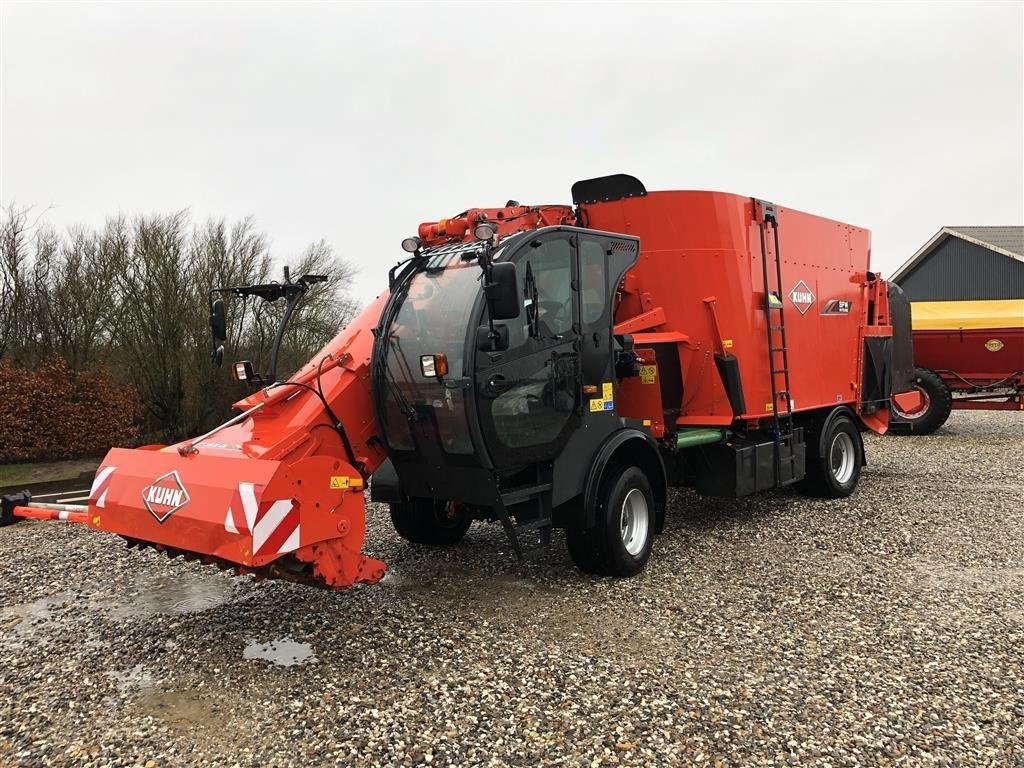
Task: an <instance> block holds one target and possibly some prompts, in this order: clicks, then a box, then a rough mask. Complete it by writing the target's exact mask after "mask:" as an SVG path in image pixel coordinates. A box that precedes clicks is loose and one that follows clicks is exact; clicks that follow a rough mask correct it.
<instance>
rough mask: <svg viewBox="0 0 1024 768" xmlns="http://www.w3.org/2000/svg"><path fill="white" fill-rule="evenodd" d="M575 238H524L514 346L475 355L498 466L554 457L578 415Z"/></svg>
mask: <svg viewBox="0 0 1024 768" xmlns="http://www.w3.org/2000/svg"><path fill="white" fill-rule="evenodd" d="M575 239H576V238H575V237H573V235H572V233H569V232H558V231H555V232H547V233H543V234H540V235H538V236H536V237H534V238H531V239H530V240H529V241H528V242H525V243H523V244H522V245H521V246H519V248H518V249H517V251H516V252H515V253H514V254H513V255H512V256H511V258H510V259H509V260H510V261H512V262H513V263H514V264H515V265H516V277H517V280H518V283H519V291H520V301H521V304H522V311H521V312H520V315H519V317H518V318H517V319H515V320H510V321H507V322H506V323H505V325H506V327H507V328H508V336H509V344H508V348H507V349H506V350H503V351H501V352H477V355H476V370H475V374H476V375H475V388H476V395H477V398H476V400H477V409H478V415H479V419H480V431H481V433H482V435H483V438H484V441H485V443H486V448H487V452H488V454H489V455H490V457H491V461H492V462H493V464H494V466H495V468H497V469H498V470H500V471H504V470H509V469H515V468H518V467H523V466H526V465H528V464H533V463H536V462H539V461H547V460H551V459H553V458H554V457H555V456H557V455H558V453H559V452H560V451H561V449H562V448H563V447H564V445H565V443H566V441H567V440H568V439H569V436H570V435H571V434H572V433H573V432H574V431H575V430H576V429H577V427H578V426H579V424H580V420H581V402H580V400H581V389H582V378H581V369H580V352H579V350H580V338H579V297H578V290H577V286H578V271H577V259H576V246H575Z"/></svg>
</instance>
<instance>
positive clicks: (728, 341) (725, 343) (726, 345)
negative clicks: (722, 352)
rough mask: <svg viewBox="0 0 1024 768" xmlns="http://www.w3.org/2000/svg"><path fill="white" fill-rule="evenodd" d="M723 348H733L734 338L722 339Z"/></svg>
mask: <svg viewBox="0 0 1024 768" xmlns="http://www.w3.org/2000/svg"><path fill="white" fill-rule="evenodd" d="M722 348H723V349H732V339H722Z"/></svg>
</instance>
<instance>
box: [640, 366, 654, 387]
mask: <svg viewBox="0 0 1024 768" xmlns="http://www.w3.org/2000/svg"><path fill="white" fill-rule="evenodd" d="M657 377H658V366H656V365H641V366H640V381H642V382H643V383H644V384H653V383H654V380H655V379H656V378H657Z"/></svg>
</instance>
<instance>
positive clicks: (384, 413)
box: [373, 226, 639, 548]
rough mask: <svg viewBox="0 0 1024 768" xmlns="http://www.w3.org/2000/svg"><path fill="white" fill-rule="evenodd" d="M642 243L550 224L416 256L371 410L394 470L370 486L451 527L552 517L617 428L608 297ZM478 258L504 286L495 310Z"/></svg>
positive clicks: (384, 341) (379, 365) (380, 363)
mask: <svg viewBox="0 0 1024 768" xmlns="http://www.w3.org/2000/svg"><path fill="white" fill-rule="evenodd" d="M638 251H639V244H638V242H637V241H636V240H635V239H632V238H629V237H625V236H622V235H612V234H609V233H604V232H597V231H592V230H586V229H581V228H578V227H571V226H551V227H543V228H540V229H534V230H529V231H526V232H520V233H515V234H511V235H509V236H507V237H506V238H504V239H503V240H501V241H500V242H498V243H497V245H494V244H493V243H492V242H481V241H469V242H463V241H460V242H452V243H447V244H442V245H439V246H436V247H433V248H430V249H425V250H423V251H422V252H418V253H417V254H416V255H414V257H413V258H412V259H411V260H410V262H409V263H408V264H407V265H406V267H405V269H404V270H403V272H402V273H401V274H399V275H398V276H397V277H396V278H395V280H394V282H393V287H392V295H391V298H390V300H389V302H388V304H387V306H386V307H385V310H384V312H383V313H382V317H381V324H380V326H379V327H378V329H377V334H376V341H375V347H374V366H373V386H374V390H375V398H374V400H375V403H376V407H377V413H376V416H377V420H378V426H379V430H380V435H381V436H382V438H383V439H384V441H385V443H386V447H387V449H388V452H389V454H390V456H391V457H392V459H391V461H392V467H393V468H384V469H383V471H380V470H379V471H378V473H377V474H376V475H375V476H374V498H375V499H376V500H379V501H389V502H391V503H392V506H393V509H394V507H395V505H396V504H401V503H415V504H417V505H418V509H417V512H416V514H418V515H421V514H423V508H424V507H429V509H431V510H433V511H434V512H435V513H437V514H440V515H442V516H443V517H445V518H446V519H448V520H452V519H454V518H458V519H459V521H460V522H459V524H460V525H461V524H462V518H465V519H466V522H465V525H468V519H469V517H477V518H487V519H499V520H501V521H502V523H504V524H505V526H506V529H507V530H508V529H509V528H510V526H511V519H510V518H511V516H514V517H515V518H516V520H517V521H518V522H519V523H522V522H523V521H524V520H533V521H536V523H537V524H536V526H535V527H537V528H544V527H547V528H548V529H549V528H550V523H551V519H552V511H553V510H556V509H557V508H558V507H559V506H560V505H566V504H567V503H568V502H570V501H572V500H573V499H576V498H578V497H579V496H580V494H581V493H582V492H583V490H584V483H585V480H586V476H587V471H588V469H589V467H590V466H591V463H592V458H593V455H594V452H595V451H596V450H597V448H598V447H599V446H600V444H601V442H602V441H603V440H604V439H605V438H606V437H607V436H608V435H609V434H611V433H612V432H614V431H616V430H619V429H622V427H623V420H622V419H620V418H619V417H618V416H617V415H616V414H615V412H614V397H615V395H614V389H615V380H614V371H615V354H616V351H617V350H618V349H620V348H621V344H620V343H619V342H617V341H616V339H615V338H614V336H613V334H612V312H613V307H612V302H613V299H614V297H615V294H616V290H617V287H618V285H619V282H620V281H621V279H622V277H623V275H624V274H625V272H626V270H627V269H629V267H631V266H632V265H633V264H634V262H635V261H636V258H637V254H638ZM506 264H508V265H511V268H509V267H504V266H503V265H506ZM488 265H493V267H494V269H495V270H497V269H499V268H500V269H503V270H505V272H506V275H507V276H508V278H509V286H510V287H511V289H512V293H513V297H512V300H513V301H514V304H513V305H512V311H509V310H508V302H507V301H506V302H505V304H504V307H503V309H502V311H501V315H500V316H499V317H494V316H493V315H494V314H495V310H494V307H495V306H496V304H495V298H494V295H495V294H494V291H495V287H496V283H495V282H494V279H493V277H492V282H491V283H490V285H491V286H492V288H491V289H490V291H489V290H488V289H487V286H488V279H487V275H488V269H487V267H488ZM513 268H514V280H512V275H511V273H512V269H513ZM504 299H508V297H507V296H506V297H504ZM513 315H514V316H513ZM442 370H443V371H444V372H443V373H442ZM396 524H398V523H397V520H396ZM400 532H401V531H400ZM407 538H408V537H407ZM513 544H514V545H516V546H517V548H518V545H517V542H516V540H515V537H514V536H513Z"/></svg>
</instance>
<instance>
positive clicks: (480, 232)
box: [473, 221, 498, 240]
mask: <svg viewBox="0 0 1024 768" xmlns="http://www.w3.org/2000/svg"><path fill="white" fill-rule="evenodd" d="M497 232H498V228H497V227H496V226H495V225H494V224H492V223H491V222H489V221H482V222H480V223H479V224H477V225H476V227H475V228H474V229H473V236H474V237H475V238H476V239H477V240H490V239H491V238H492V237H494V235H495V234H497Z"/></svg>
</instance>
